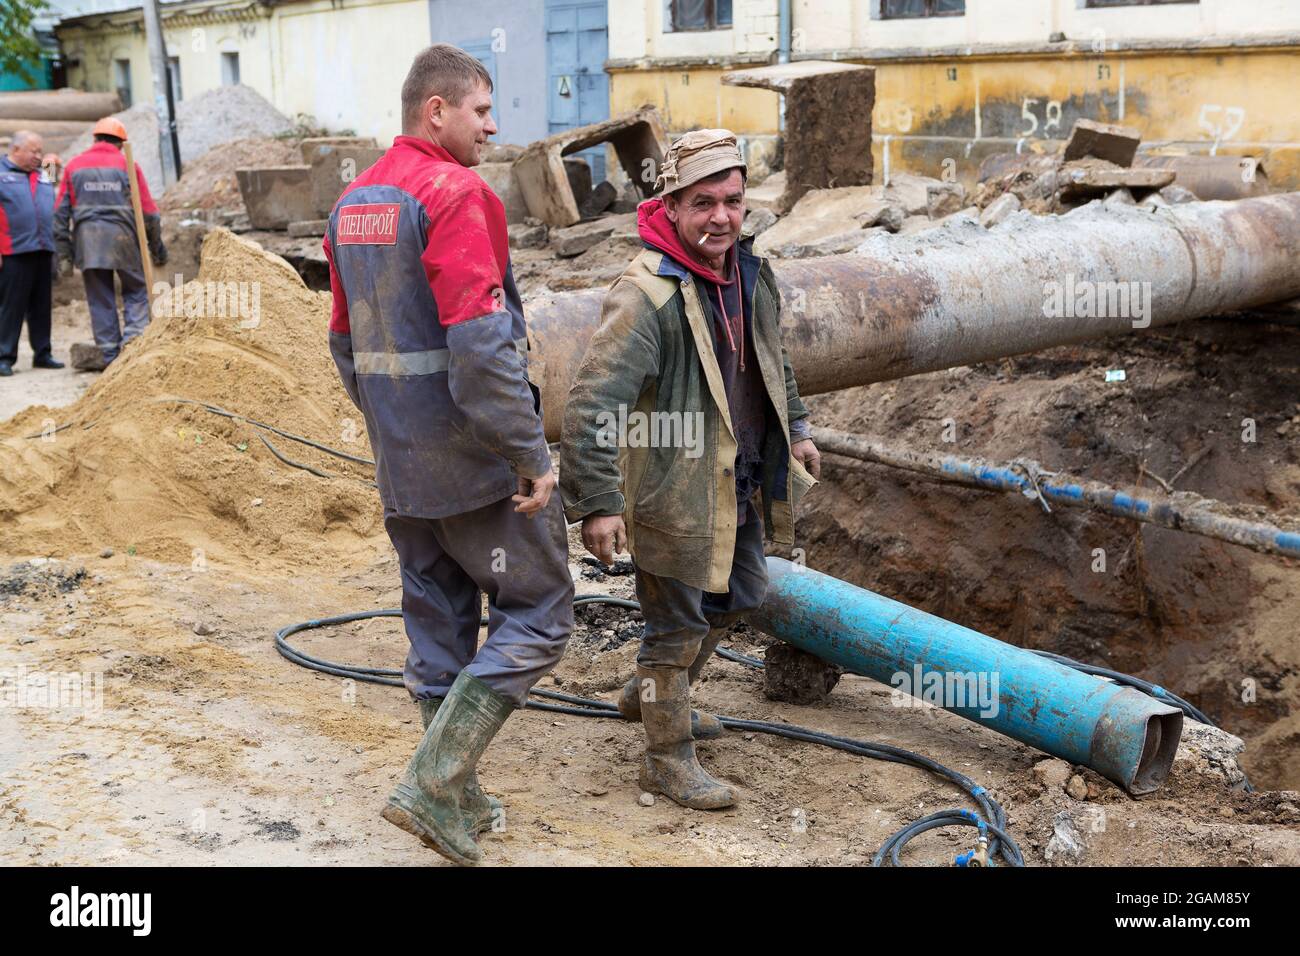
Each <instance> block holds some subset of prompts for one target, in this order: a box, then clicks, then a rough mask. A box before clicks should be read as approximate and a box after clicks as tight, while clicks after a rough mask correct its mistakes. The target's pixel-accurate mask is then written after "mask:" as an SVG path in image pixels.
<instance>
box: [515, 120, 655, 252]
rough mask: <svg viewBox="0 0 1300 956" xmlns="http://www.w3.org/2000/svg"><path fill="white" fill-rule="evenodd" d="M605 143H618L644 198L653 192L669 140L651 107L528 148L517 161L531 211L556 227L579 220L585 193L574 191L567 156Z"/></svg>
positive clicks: (618, 150) (625, 166) (620, 155)
mask: <svg viewBox="0 0 1300 956" xmlns="http://www.w3.org/2000/svg"><path fill="white" fill-rule="evenodd" d="M601 143H610V144H612V145H613V147H614V150H615V152H616V153H617V154H618V161H619V163H620V164H621V165H622V166H623V169H624V170H625V171H626V173H627V175H628V178H629V179H630V180H631V181H632V183H633V184H634V185H635V186H636V188H637V189H638V191H639V192H640V193H641V195H642V196H643V197H644V198H646V199H649V198H650V196H652V195H653V194H654V182H655V177H656V176H657V175H658V173H659V165H660V164H661V163H662V162H663V158H664V151H665V150H666V149H667V148H668V142H667V138H666V137H665V135H664V130H663V124H662V123H661V122H660V121H659V114H658V112H657V111H656V110H654V109H653V108H650V107H647V108H643V109H639V110H636V111H634V112H631V113H624V114H622V115H621V116H616V117H614V118H612V119H608V120H605V121H604V122H601V123H593V124H591V125H589V126H579V127H577V128H575V129H570V130H564V131H562V132H559V133H555V134H554V135H552V136H548V137H547V138H546V139H543V140H539V141H538V142H536V143H533V144H532V145H530V146H529V147H528V148H527V149H525V150H524V153H523V155H522V156H520V157H519V159H517V160H516V161H515V176H516V178H517V179H518V181H519V188H520V190H521V191H522V192H523V196H524V202H525V203H526V204H527V206H528V212H529V215H531V216H533V217H535V218H537V219H540V220H542V222H545V223H548V224H549V225H552V226H571V225H573V224H574V223H576V222H578V221H579V219H581V213H580V212H579V203H580V202H581V201H582V199H583V198H585V197H578V196H575V195H574V190H573V188H572V186H571V185H570V183H569V176H568V174H567V172H566V170H565V163H564V157H565V156H567V155H569V154H570V153H576V152H578V151H580V150H584V149H589V148H590V147H592V146H598V145H600V144H601ZM584 165H585V164H584Z"/></svg>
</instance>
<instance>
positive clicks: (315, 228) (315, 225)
mask: <svg viewBox="0 0 1300 956" xmlns="http://www.w3.org/2000/svg"><path fill="white" fill-rule="evenodd" d="M329 225H330V221H329V220H328V219H307V220H304V221H302V222H291V223H289V235H290V236H292V237H294V238H295V239H297V238H300V237H302V236H323V235H325V233H326V232H328V231H329Z"/></svg>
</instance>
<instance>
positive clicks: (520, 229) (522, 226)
mask: <svg viewBox="0 0 1300 956" xmlns="http://www.w3.org/2000/svg"><path fill="white" fill-rule="evenodd" d="M506 232H508V233H509V234H510V248H511V249H541V248H542V247H543V246H545V245H546V240H547V230H546V223H544V222H538V221H537V220H536V219H531V218H530V219H528V220H527V221H526V222H514V223H511V224H510V225H509V226H507V227H506Z"/></svg>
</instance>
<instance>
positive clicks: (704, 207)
mask: <svg viewBox="0 0 1300 956" xmlns="http://www.w3.org/2000/svg"><path fill="white" fill-rule="evenodd" d="M664 210H665V211H666V212H667V213H668V218H669V220H670V221H671V222H672V223H673V225H675V226H676V227H677V234H678V235H679V236H680V237H681V239H682V242H683V243H685V244H686V248H688V249H690V250H692V251H693V252H694V253H695V254H696V255H697V256H700V257H701V258H703V259H717V258H720V257H721V256H724V255H726V252H727V250H728V249H730V248H731V246H732V245H733V244H734V243H735V241H736V240H737V239H739V238H740V224H741V222H742V221H743V220H744V218H745V178H744V177H743V176H742V175H741V173H740V170H739V169H733V170H730V174H729V175H728V176H727V178H726V179H722V180H719V181H717V182H705V183H695V184H694V185H692V186H687V187H686V188H685V189H683V190H681V191H679V192H676V193H669V194H668V195H667V196H665V197H664ZM705 237H707V238H705Z"/></svg>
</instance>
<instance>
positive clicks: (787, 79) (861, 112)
mask: <svg viewBox="0 0 1300 956" xmlns="http://www.w3.org/2000/svg"><path fill="white" fill-rule="evenodd" d="M722 82H723V83H724V84H726V85H728V86H751V87H758V88H760V89H766V90H773V91H775V92H777V93H780V94H782V95H784V96H785V118H786V128H785V146H784V149H785V170H786V172H787V173H788V176H787V177H786V180H785V186H786V191H785V192H784V193H783V194H782V195H781V197H780V198H779V199H777V200H776V201H775V202H774V203H773V204H772V206H771V208H772V211H773V212H775V213H777V214H778V215H780V214H783V213H785V212H786V211H787V210H789V209H790V208H791V207H793V206H794V204H795V203H796V202H798V201H799V198H800V197H801V196H803V194H804V193H806V192H807V191H808V190H810V189H830V188H833V187H838V186H866V185H870V183H871V179H872V165H871V111H872V109H873V108H874V107H875V103H876V71H875V69H874V68H873V67H869V66H861V65H858V64H854V63H841V62H831V61H827V60H798V61H795V62H793V63H778V64H775V65H772V66H761V67H756V68H754V69H748V70H734V71H732V72H729V73H724V74H723V75H722ZM763 185H764V186H766V185H768V184H767V183H764V184H763Z"/></svg>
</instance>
